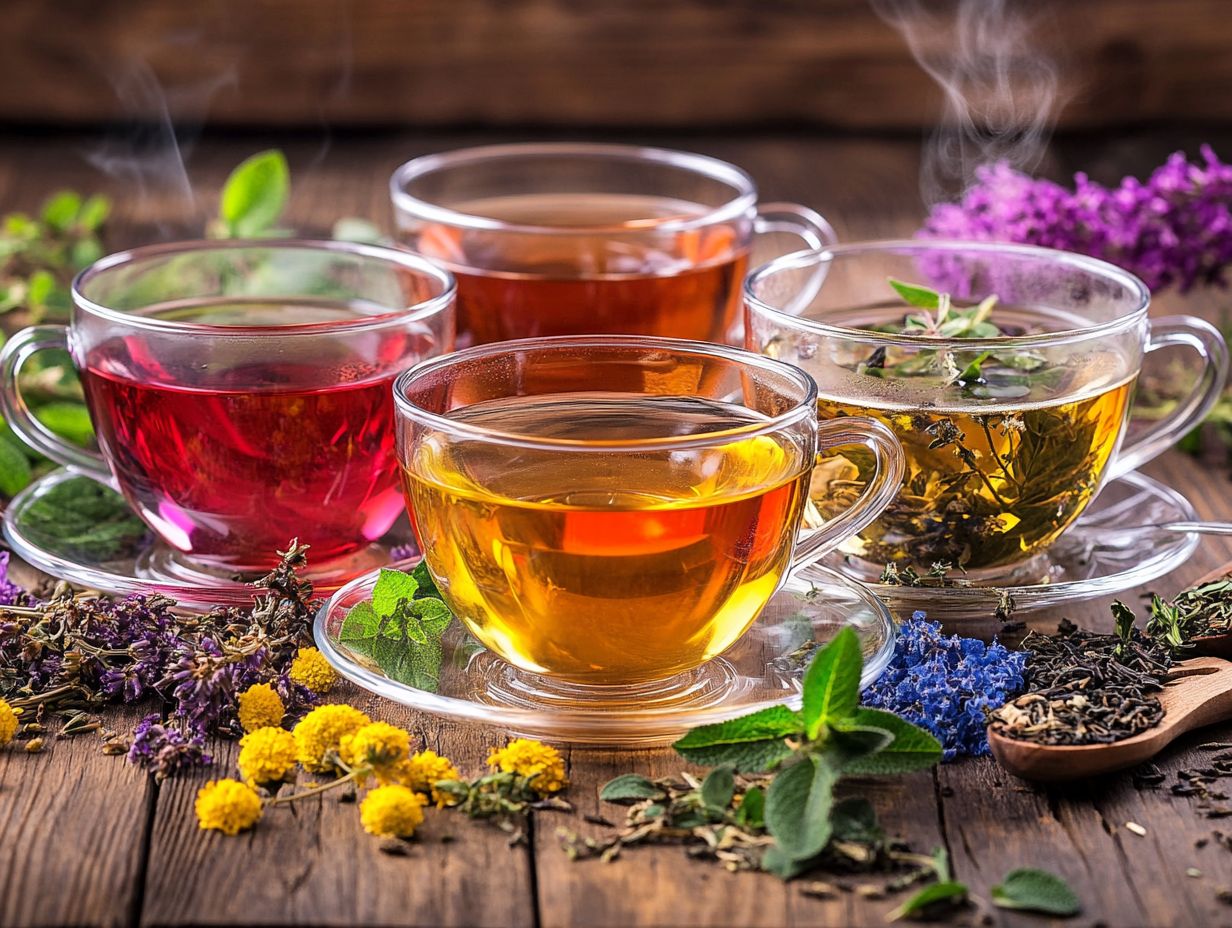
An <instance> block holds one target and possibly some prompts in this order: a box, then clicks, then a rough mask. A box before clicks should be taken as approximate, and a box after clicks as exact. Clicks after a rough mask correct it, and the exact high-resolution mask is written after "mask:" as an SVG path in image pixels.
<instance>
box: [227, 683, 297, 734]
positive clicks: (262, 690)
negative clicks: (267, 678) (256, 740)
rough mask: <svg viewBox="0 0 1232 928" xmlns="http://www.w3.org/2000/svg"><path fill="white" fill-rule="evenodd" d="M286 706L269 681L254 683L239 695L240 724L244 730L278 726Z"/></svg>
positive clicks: (285, 712)
mask: <svg viewBox="0 0 1232 928" xmlns="http://www.w3.org/2000/svg"><path fill="white" fill-rule="evenodd" d="M286 714H287V710H286V707H285V706H284V705H283V704H282V697H281V696H279V695H278V694H277V693H276V692H275V691H274V688H273V687H272V686H270V685H269V684H268V683H254V684H253V685H252V686H250V687H248V689H246V690H244V692H242V693H240V696H239V716H240V726H241V727H242V728H243V729H244V731H256V730H257V729H258V728H277V727H278V726H280V725H281V724H282V719H283V716H285V715H286Z"/></svg>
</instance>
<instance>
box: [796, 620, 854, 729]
mask: <svg viewBox="0 0 1232 928" xmlns="http://www.w3.org/2000/svg"><path fill="white" fill-rule="evenodd" d="M863 667H864V657H863V655H861V653H860V639H859V638H858V637H857V636H856V633H855V630H854V629H853V628H851V626H844V627H843V628H842V629H841V630H840V631H839V633H838V634H837V635H835V636H834V640H833V641H831V642H830V643H829V644H827V645H826V646H825V647H824V648H822V649H821V650H820V651H818V652H817V654H816V656H814V658H813V660H812V663H810V664H809V666H808V668H807V669H806V670H805V671H804V684H803V693H802V706H801V710H800V715H801V718H802V719H803V721H804V733H805V736H806V737H807V738H809V739H810V740H812V739H814V738H816V737H817V735H818V734H819V733H820V731H821V728H822V726H823V725H827V724H833V723H835V722H837V721H838V720H840V719H844V718H846V717H847V716H849V715H851V713H852V712H854V711H855V708H856V706H858V705H859V704H860V673H861V671H862V669H863Z"/></svg>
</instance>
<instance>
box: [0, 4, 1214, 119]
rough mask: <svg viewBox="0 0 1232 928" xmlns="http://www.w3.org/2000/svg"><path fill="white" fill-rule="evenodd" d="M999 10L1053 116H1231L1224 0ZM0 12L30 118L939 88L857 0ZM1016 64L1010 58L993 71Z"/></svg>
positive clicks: (3, 103) (650, 111)
mask: <svg viewBox="0 0 1232 928" xmlns="http://www.w3.org/2000/svg"><path fill="white" fill-rule="evenodd" d="M902 5H903V6H906V5H907V4H902ZM920 6H922V7H925V8H928V9H930V10H933V11H936V10H939V9H945V8H946V7H947V4H946V3H929V4H921V5H920ZM968 6H970V5H969V4H968ZM1006 6H1008V7H1009V8H1010V9H1017V10H1018V11H1020V13H1021V11H1023V10H1026V11H1027V15H1029V16H1031V17H1033V18H1038V19H1040V20H1041V21H1042V27H1041V31H1040V34H1039V37H1038V47H1039V49H1040V51H1041V53H1043V54H1045V55H1047V56H1049V57H1054V58H1055V59H1056V61H1057V64H1058V66H1059V68H1060V71H1061V73H1062V74H1063V79H1062V87H1061V91H1062V98H1063V99H1067V100H1068V105H1067V106H1065V107H1064V109H1063V110H1062V111H1061V112H1060V114H1059V115H1060V120H1061V124H1062V125H1064V126H1084V127H1091V126H1112V125H1137V124H1141V123H1143V122H1149V121H1158V120H1165V121H1168V122H1175V121H1178V120H1183V119H1191V120H1207V121H1223V122H1226V121H1227V120H1228V119H1229V117H1232V96H1230V95H1229V94H1228V93H1227V92H1226V91H1227V90H1228V89H1229V88H1230V87H1232V58H1230V57H1229V56H1228V55H1227V54H1226V50H1227V48H1228V46H1229V44H1230V40H1232V19H1229V17H1228V16H1227V9H1226V5H1225V4H1224V3H1223V0H1169V2H1168V3H1159V2H1156V0H1083V2H1082V3H1059V2H1055V0H1050V2H1049V3H1047V4H1041V3H1034V2H1032V3H1018V4H1014V3H1011V4H1008V5H1006ZM5 13H6V16H5V29H4V30H3V32H2V33H0V60H3V61H4V62H5V64H6V73H7V74H9V75H13V76H16V75H20V78H19V79H10V80H6V81H3V82H0V117H2V118H8V119H17V120H25V121H32V122H39V123H50V124H63V123H77V124H81V123H98V122H100V121H106V120H112V119H117V118H121V119H124V118H130V117H134V116H135V117H138V118H141V119H157V118H158V117H159V116H160V113H161V108H162V100H163V98H162V97H161V96H160V95H159V94H158V92H157V90H156V88H157V86H158V85H159V84H161V86H162V87H163V88H164V89H165V91H166V97H165V99H166V102H167V104H168V108H169V110H170V112H171V113H172V114H173V115H174V116H176V117H177V118H180V119H183V120H187V121H193V120H197V119H201V118H205V117H206V116H208V117H209V118H210V119H211V120H215V121H217V122H219V123H228V124H242V125H246V126H255V127H267V126H318V125H322V124H324V123H330V124H333V125H339V126H341V125H411V126H457V125H467V126H472V125H478V126H487V127H493V126H516V125H538V126H571V125H590V126H661V127H683V126H705V127H723V128H730V127H735V126H750V125H763V126H764V125H769V124H787V125H808V126H840V127H845V128H853V129H886V128H898V129H901V128H918V127H921V126H923V127H927V126H931V125H933V124H934V123H935V122H936V119H937V114H938V112H939V104H940V99H941V95H940V92H939V91H938V90H937V88H936V86H935V85H934V84H933V83H932V81H930V80H929V79H928V78H927V76H926V75H925V74H924V72H923V71H922V70H921V69H920V67H919V66H918V65H917V64H916V63H915V61H914V60H913V59H912V57H911V55H910V53H909V52H908V50H907V46H906V43H905V42H904V41H903V39H902V38H901V37H900V36H899V35H898V34H897V33H896V32H895V31H894V30H893V29H892V28H891V27H890V26H888V25H887V24H885V23H884V22H882V21H881V20H879V19H878V18H877V16H876V15H875V14H874V12H873V10H872V8H871V6H870V4H869V3H868V2H867V0H620V2H614V0H417V2H413V3H411V2H407V0H312V2H307V0H213V2H210V3H204V4H201V3H197V4H185V3H181V2H178V0H128V2H125V3H123V4H119V3H98V2H94V0H8V2H7V3H6V5H5ZM1041 14H1043V15H1041ZM988 28H989V29H990V30H991V31H994V32H997V31H1004V29H998V27H996V26H990V27H988ZM1029 57H1030V52H1029V51H1027V50H1025V49H1024V50H1020V51H1015V52H1014V53H1013V56H1012V57H1011V58H1010V60H1008V61H1007V62H1006V63H1005V64H1006V71H1007V73H1008V74H1010V75H1011V77H1012V76H1013V75H1016V74H1020V73H1023V69H1024V67H1025V66H1026V64H1027V61H1026V59H1027V58H1029Z"/></svg>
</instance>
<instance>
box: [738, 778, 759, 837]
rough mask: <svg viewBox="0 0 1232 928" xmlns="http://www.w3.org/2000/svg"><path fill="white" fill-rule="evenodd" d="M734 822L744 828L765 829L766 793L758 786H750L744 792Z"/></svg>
mask: <svg viewBox="0 0 1232 928" xmlns="http://www.w3.org/2000/svg"><path fill="white" fill-rule="evenodd" d="M736 822H737V823H738V824H740V825H743V826H744V827H746V828H764V827H765V825H766V792H765V790H763V789H762V788H761V787H760V786H751V787H749V788H748V789H747V790H745V791H744V796H743V797H741V799H740V805H739V807H738V808H737V809H736Z"/></svg>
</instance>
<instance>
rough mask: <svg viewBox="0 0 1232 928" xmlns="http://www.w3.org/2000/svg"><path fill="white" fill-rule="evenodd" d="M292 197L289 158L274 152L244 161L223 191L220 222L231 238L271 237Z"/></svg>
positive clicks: (227, 235) (219, 209) (257, 155)
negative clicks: (266, 234)
mask: <svg viewBox="0 0 1232 928" xmlns="http://www.w3.org/2000/svg"><path fill="white" fill-rule="evenodd" d="M290 195H291V172H290V170H289V169H288V167H287V159H286V156H285V155H283V153H282V152H280V151H278V150H276V149H271V150H270V151H263V152H259V153H258V154H255V155H253V156H252V157H250V158H247V159H245V160H244V161H242V162H241V163H240V164H239V166H238V167H236V168H235V170H234V171H232V172H231V175H230V176H229V177H228V178H227V181H226V183H225V184H224V185H223V188H222V199H221V201H220V202H219V208H218V218H219V219H220V220H221V224H222V228H223V229H224V230H225V232H226V237H228V238H253V237H256V236H260V235H262V234H264V233H268V232H269V231H270V230H272V229H273V228H274V227H275V225H276V224H277V222H278V219H279V217H281V216H282V211H283V210H284V209H285V208H286V205H287V200H288V199H289V198H290Z"/></svg>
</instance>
